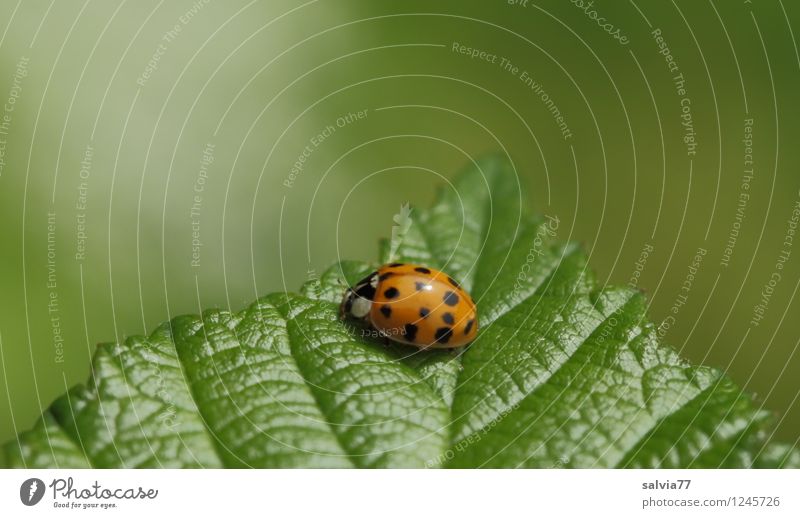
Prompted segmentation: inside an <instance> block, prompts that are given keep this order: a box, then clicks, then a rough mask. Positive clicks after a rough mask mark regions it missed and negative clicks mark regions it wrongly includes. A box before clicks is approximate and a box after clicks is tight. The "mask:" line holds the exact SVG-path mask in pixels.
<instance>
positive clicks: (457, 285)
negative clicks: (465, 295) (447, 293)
mask: <svg viewBox="0 0 800 518" xmlns="http://www.w3.org/2000/svg"><path fill="white" fill-rule="evenodd" d="M447 281H448V282H449V283H450V284H452V285H453V286H455V287H456V288H460V287H461V285H460V284H459V283H457V282H456V280H455V279H453V278H452V277H448V278H447Z"/></svg>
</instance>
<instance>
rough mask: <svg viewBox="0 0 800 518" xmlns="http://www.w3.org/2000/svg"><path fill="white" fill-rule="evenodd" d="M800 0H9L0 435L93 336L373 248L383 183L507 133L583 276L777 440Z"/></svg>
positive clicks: (418, 199)
mask: <svg viewBox="0 0 800 518" xmlns="http://www.w3.org/2000/svg"><path fill="white" fill-rule="evenodd" d="M593 13H594V14H593ZM597 18H604V19H605V20H604V21H603V24H605V26H604V27H603V26H601V25H603V24H600V23H598V20H597ZM799 21H800V7H798V6H797V5H796V4H794V3H792V2H783V3H781V2H775V1H766V0H765V1H759V2H756V3H753V4H747V3H745V2H721V1H701V2H695V1H688V0H680V1H676V2H672V1H660V2H645V1H644V0H639V1H637V2H612V1H608V0H605V1H600V0H598V1H595V2H594V3H593V4H592V5H590V6H589V5H588V2H582V1H580V0H577V1H574V2H566V1H538V2H534V1H533V0H530V1H511V2H509V1H506V0H503V1H486V0H480V1H478V0H474V1H463V0H461V1H446V2H445V1H440V2H436V3H431V2H423V1H406V2H375V1H367V0H364V1H346V0H342V1H339V0H330V1H326V0H320V1H310V2H306V3H301V2H286V1H269V2H243V1H225V2H223V1H221V0H211V1H203V0H199V1H191V0H182V1H169V2H165V1H158V0H149V1H133V0H129V1H118V0H114V1H99V0H94V1H90V0H87V1H78V0H68V1H59V2H55V1H52V2H50V1H44V0H42V1H26V2H24V3H23V2H21V1H19V2H17V1H16V0H1V1H0V69H1V70H2V74H1V75H0V101H2V103H3V108H0V123H3V124H4V126H3V130H2V131H0V139H2V140H0V152H1V153H2V154H0V156H2V162H0V164H2V165H1V167H2V170H1V171H0V214H1V215H2V227H1V228H2V230H0V232H2V239H0V251H2V252H1V253H0V294H1V296H0V359H1V360H2V364H0V380H2V383H0V387H2V389H0V390H2V392H4V393H5V395H6V397H0V440H2V441H4V440H7V439H9V438H11V437H13V436H14V434H15V433H16V432H18V431H21V430H24V429H26V428H28V427H30V426H31V425H32V424H33V422H34V420H35V418H36V416H37V415H38V414H39V413H40V412H41V410H42V408H43V407H44V406H46V405H48V404H49V403H50V401H52V400H53V399H54V398H55V397H56V396H57V395H58V394H60V393H61V392H63V391H64V390H65V389H66V387H67V386H70V385H73V384H76V383H81V382H83V381H85V379H86V378H87V376H88V375H89V370H90V363H89V359H90V356H91V354H92V351H93V349H94V347H95V344H96V343H98V342H101V341H113V340H120V339H122V338H123V337H124V336H127V335H131V334H141V333H146V332H147V331H148V330H152V329H153V328H154V326H155V325H156V324H157V323H159V322H161V321H163V320H166V319H167V318H170V317H172V316H175V315H177V314H181V313H187V312H197V311H199V309H200V308H201V307H204V308H205V307H211V306H215V307H229V308H231V309H234V310H235V309H239V308H241V307H242V306H244V305H245V304H246V303H248V302H249V301H251V300H252V299H254V298H255V297H256V296H258V295H261V294H265V293H268V292H271V291H279V290H284V289H286V290H294V289H297V287H298V286H299V285H300V283H302V282H303V281H304V280H306V279H307V278H308V277H309V276H313V275H315V274H318V273H319V272H321V271H322V270H323V269H324V268H325V267H326V266H327V265H329V264H330V263H331V262H333V261H334V260H336V259H337V258H338V257H341V258H347V259H363V260H373V259H375V258H376V242H377V239H378V238H379V237H383V236H388V235H389V234H390V232H391V225H392V216H393V214H395V213H397V212H398V210H399V208H400V206H401V204H402V203H405V202H410V203H412V205H418V206H424V205H427V204H428V203H430V201H431V200H432V199H433V196H434V189H435V188H436V186H437V185H439V184H442V183H443V182H444V181H443V180H442V177H445V178H447V177H450V176H452V175H453V174H455V172H456V171H457V170H458V168H460V167H461V166H462V165H464V164H465V163H466V162H467V161H468V159H469V158H468V157H470V156H472V157H475V156H478V155H480V154H481V153H483V152H487V151H495V150H501V151H503V150H505V151H507V152H508V153H509V154H510V156H511V157H512V158H513V160H514V162H515V165H516V167H517V169H518V172H519V176H520V180H521V183H522V184H523V185H524V186H525V188H526V189H527V192H528V193H529V202H530V204H531V205H532V206H533V207H534V209H535V210H536V211H538V212H542V213H546V214H550V215H557V216H558V217H559V218H560V219H561V221H562V222H563V223H562V225H561V226H560V228H559V233H560V236H559V237H560V238H561V239H575V240H578V241H581V242H583V243H584V244H585V246H586V248H587V250H588V251H589V252H590V254H591V265H592V267H593V268H594V269H595V270H596V272H597V273H598V275H599V277H600V278H601V279H602V280H608V282H612V283H615V284H626V283H629V282H630V281H631V278H632V276H633V275H634V272H637V271H638V270H640V271H641V277H640V278H639V279H638V286H639V287H640V288H642V289H644V290H645V291H646V292H647V293H648V295H649V296H650V300H651V301H652V307H651V312H650V313H651V316H652V318H653V319H654V321H656V322H657V323H664V325H663V326H662V331H664V334H665V339H666V341H667V342H669V343H670V344H672V345H673V346H675V347H676V348H677V349H679V350H680V351H681V353H682V355H683V356H685V357H686V358H688V359H689V360H691V361H692V362H695V363H704V364H708V365H712V366H716V367H719V368H722V369H725V370H727V371H728V372H729V373H730V375H731V376H732V377H733V378H734V379H735V380H737V382H738V383H739V384H741V385H743V386H745V387H747V388H748V389H749V390H750V391H752V392H754V393H756V395H757V396H758V398H759V399H760V400H761V401H763V402H764V406H765V408H767V409H769V410H771V411H774V412H775V413H776V414H777V415H778V416H780V417H779V419H780V425H779V428H778V435H779V436H780V437H782V438H783V439H788V440H790V441H796V440H797V439H798V437H800V405H798V403H797V397H798V394H799V393H800V381H798V378H797V376H796V373H797V372H798V369H800V357H798V356H800V355H798V354H796V350H797V348H798V337H800V319H798V318H797V315H798V310H799V309H800V302H798V300H797V299H796V293H797V288H798V285H799V282H800V266H798V263H800V249H798V248H800V247H795V249H794V250H792V247H791V246H790V245H789V244H785V236H786V235H787V232H788V229H789V223H788V220H789V219H790V218H791V217H792V210H793V208H794V207H795V205H796V203H797V202H798V199H800V192H799V191H800V174H798V171H800V151H799V150H798V147H799V146H798V145H797V141H798V137H800V113H799V111H800V101H799V100H798V98H797V93H798V91H800V58H798V50H797V46H796V42H795V37H794V35H793V31H794V32H796V30H797V29H798V25H799V24H798V22H799ZM659 30H660V35H661V37H663V41H659V40H658V39H657V38H656V37H655V36H654V34H658V31H659ZM617 31H618V32H617ZM615 34H616V36H617V37H615ZM454 44H456V47H455V48H454ZM659 44H662V45H663V46H665V48H666V49H668V50H666V51H665V50H664V47H660V46H659ZM462 45H463V46H464V47H461V46H462ZM465 48H469V49H476V50H477V55H475V56H474V57H473V56H472V51H471V50H465ZM459 50H461V51H459ZM481 52H484V53H485V54H483V55H481ZM492 56H496V57H494V58H493V57H492ZM667 56H669V57H670V58H671V59H672V60H673V61H672V63H674V65H673V66H677V67H678V68H677V70H674V69H673V70H672V71H670V69H669V66H670V62H669V61H668V60H667ZM678 74H682V75H683V81H684V82H683V83H682V84H678V82H680V80H677V82H676V79H675V76H677V75H678ZM526 77H530V78H531V81H526V79H525V78H526ZM533 81H535V83H534V82H533ZM679 87H682V88H684V89H685V91H679V90H678V88H679ZM555 109H557V110H558V112H559V113H560V116H561V117H562V118H563V124H562V125H561V127H559V122H560V121H557V120H556V117H555V115H556V114H555V111H554V110H555ZM364 111H365V112H364ZM359 112H364V113H362V116H361V118H358V117H357V116H356V117H352V120H350V118H348V119H347V120H341V121H339V122H340V124H337V120H338V119H339V118H340V117H346V116H347V114H358V113H359ZM683 114H688V115H686V117H685V118H684V119H682V115H683ZM689 116H691V126H690V127H689V126H688V125H683V124H682V123H683V122H687V121H686V119H688V117H689ZM748 119H752V125H750V126H749V128H750V130H751V132H750V133H749V134H748V133H747V132H746V126H748V123H746V120H748ZM329 126H331V127H332V128H333V130H326V128H328V127H329ZM565 131H568V132H569V136H568V137H566V138H565V136H564V133H565ZM689 134H691V135H692V136H693V138H694V139H695V142H696V147H695V148H694V149H692V145H690V144H687V142H685V141H684V137H686V136H687V135H689ZM746 138H751V139H752V142H745V139H746ZM307 146H308V148H307ZM304 150H305V155H307V156H306V157H305V159H304V162H303V163H302V164H301V169H302V171H300V172H298V173H297V174H296V175H295V176H294V179H293V180H289V179H290V178H291V171H292V168H293V164H295V162H296V161H298V158H299V157H301V156H303V155H304ZM748 150H750V151H748ZM746 154H747V155H752V162H753V164H752V168H753V173H752V179H750V180H746V179H745V180H743V177H744V176H746V173H745V170H746V169H749V166H748V165H746V164H745V160H746V157H745V155H746ZM287 181H289V184H290V185H291V187H289V186H287V185H286V184H285V182H287ZM743 183H744V184H747V187H743ZM743 195H744V196H746V197H747V199H746V200H745V201H741V200H742V199H743ZM737 210H738V211H739V212H737ZM412 215H413V214H412ZM732 232H738V235H737V236H736V239H735V243H734V244H733V246H732V247H731V248H732V249H731V250H728V251H726V246H729V241H730V235H731V233H732ZM193 241H194V245H193ZM198 243H200V244H198ZM84 246H85V251H84V250H83V247H84ZM651 247H652V252H651V253H650V254H649V256H648V257H646V258H644V259H643V258H642V252H643V251H644V250H649V249H651ZM699 249H703V250H706V254H705V256H703V260H702V262H701V263H700V265H699V268H698V269H697V270H696V271H695V272H694V273H692V272H691V271H690V267H691V266H692V263H693V262H694V259H693V257H694V256H695V255H696V253H697V252H698V250H699ZM784 250H785V251H788V252H789V253H790V255H789V256H788V260H787V261H786V262H785V264H782V266H783V268H782V269H777V267H776V262H777V261H778V258H779V256H780V254H781V253H782V252H784ZM193 253H194V254H195V255H194V256H193ZM637 262H639V264H638V266H637ZM637 269H638V270H637ZM776 272H777V273H779V274H780V280H776V281H775V282H774V286H771V287H770V288H769V291H770V292H771V293H768V294H767V295H769V297H768V298H767V304H766V308H765V309H764V310H763V311H762V310H756V309H754V308H755V306H757V305H758V304H761V303H762V302H763V301H762V298H763V297H762V292H763V291H764V286H765V284H768V283H769V282H770V279H771V278H775V277H774V273H776ZM687 278H689V280H690V281H691V288H690V289H689V285H688V284H684V282H685V281H687ZM775 279H776V278H775ZM684 286H685V287H686V289H684V288H683V287H684ZM756 311H758V312H759V313H763V318H762V319H761V320H760V321H759V322H757V324H758V325H756V324H755V323H753V322H752V320H753V318H754V314H756ZM671 316H672V317H674V318H670V317H671Z"/></svg>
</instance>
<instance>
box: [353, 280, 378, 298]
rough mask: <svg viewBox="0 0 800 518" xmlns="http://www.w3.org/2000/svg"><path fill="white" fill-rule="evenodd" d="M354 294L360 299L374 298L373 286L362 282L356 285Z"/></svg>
mask: <svg viewBox="0 0 800 518" xmlns="http://www.w3.org/2000/svg"><path fill="white" fill-rule="evenodd" d="M356 295H358V296H359V297H361V298H362V299H367V300H373V299H374V298H375V288H374V287H373V286H372V285H371V284H369V283H367V284H364V285H363V286H359V287H358V289H357V290H356Z"/></svg>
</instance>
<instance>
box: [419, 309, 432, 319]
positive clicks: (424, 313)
mask: <svg viewBox="0 0 800 518" xmlns="http://www.w3.org/2000/svg"><path fill="white" fill-rule="evenodd" d="M430 312H431V310H429V309H428V308H419V316H421V317H422V318H425V317H427V316H428V315H429V314H430Z"/></svg>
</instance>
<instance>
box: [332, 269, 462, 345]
mask: <svg viewBox="0 0 800 518" xmlns="http://www.w3.org/2000/svg"><path fill="white" fill-rule="evenodd" d="M340 313H341V315H342V317H343V318H347V317H349V318H353V319H357V320H363V321H365V322H367V323H368V324H370V325H371V326H372V327H373V328H374V329H375V330H376V331H377V333H378V334H379V335H380V336H384V337H386V338H388V339H390V340H393V341H395V342H400V343H403V344H408V345H413V346H414V347H419V348H420V349H428V348H456V347H462V346H464V345H467V344H468V343H470V342H471V341H472V340H474V339H475V335H476V334H477V332H478V315H477V312H476V309H475V302H473V301H472V298H471V297H470V296H469V294H468V293H467V292H466V291H464V290H463V289H462V288H461V286H460V285H459V284H458V282H456V281H455V280H454V279H453V278H452V277H450V276H448V275H447V274H446V273H444V272H440V271H439V270H434V269H433V268H428V267H426V266H420V265H416V264H406V263H391V264H385V265H383V266H381V267H380V268H378V270H377V271H375V272H372V273H371V274H369V275H368V276H367V277H365V278H364V279H362V280H360V281H359V282H358V283H356V285H355V286H353V287H352V288H348V290H347V291H346V292H345V294H344V297H343V298H342V304H341V306H340Z"/></svg>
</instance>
